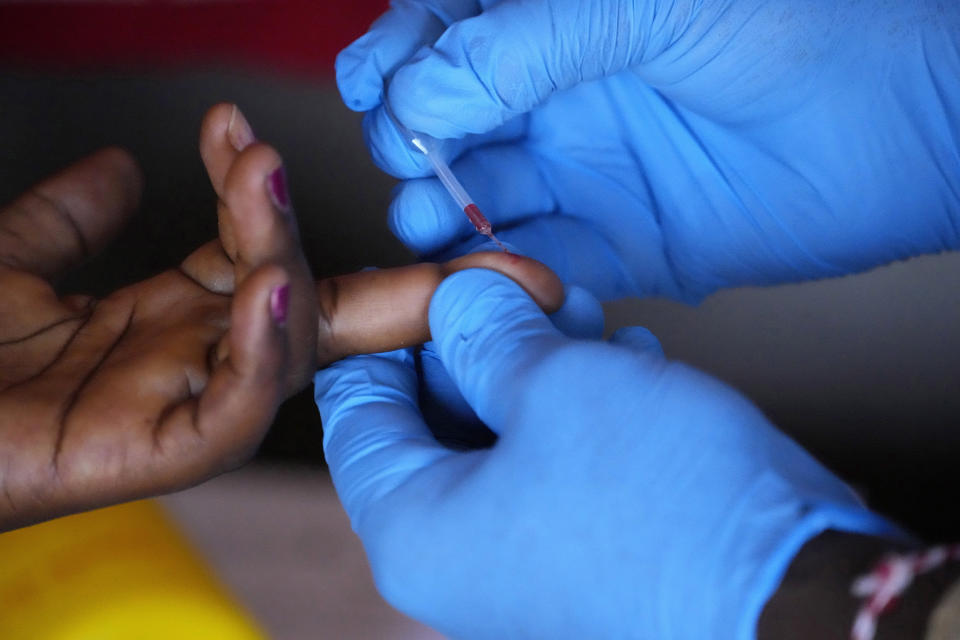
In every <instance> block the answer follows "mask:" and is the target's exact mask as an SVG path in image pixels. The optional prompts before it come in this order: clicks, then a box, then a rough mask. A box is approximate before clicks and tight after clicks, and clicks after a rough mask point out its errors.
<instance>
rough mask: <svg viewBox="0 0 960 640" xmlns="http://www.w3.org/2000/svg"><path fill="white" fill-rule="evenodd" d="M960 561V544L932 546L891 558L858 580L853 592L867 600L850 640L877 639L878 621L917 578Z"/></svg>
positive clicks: (859, 612) (857, 618) (858, 613)
mask: <svg viewBox="0 0 960 640" xmlns="http://www.w3.org/2000/svg"><path fill="white" fill-rule="evenodd" d="M956 560H960V544H952V545H945V546H939V547H932V548H930V549H927V550H925V551H916V552H911V553H903V554H894V555H890V556H887V557H886V558H884V559H883V560H881V561H880V562H879V563H878V564H877V566H876V567H874V569H873V571H871V572H870V573H868V574H867V575H865V576H861V577H860V578H857V580H856V581H855V582H854V583H853V586H852V587H851V592H852V593H853V595H855V596H857V597H858V598H865V599H866V601H865V602H864V603H863V605H862V606H861V607H860V610H859V611H858V612H857V617H856V618H855V619H854V622H853V629H852V630H851V631H850V640H873V637H874V635H876V632H877V619H878V618H879V617H880V616H881V615H883V614H884V613H885V612H886V611H888V610H889V609H890V608H891V607H892V606H893V604H894V603H895V602H896V601H897V599H898V598H899V597H900V596H901V595H902V594H903V592H904V591H906V590H907V588H908V587H909V586H910V584H911V583H912V582H913V579H914V578H915V577H916V576H918V575H921V574H924V573H927V572H929V571H933V570H934V569H936V568H937V567H940V566H943V565H944V564H946V563H947V562H951V561H956Z"/></svg>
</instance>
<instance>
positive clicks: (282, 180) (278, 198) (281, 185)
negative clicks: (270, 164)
mask: <svg viewBox="0 0 960 640" xmlns="http://www.w3.org/2000/svg"><path fill="white" fill-rule="evenodd" d="M267 194H268V195H269V196H270V202H272V203H273V206H275V207H276V208H277V210H278V211H281V212H283V213H289V212H290V193H289V192H288V191H287V172H286V171H285V170H284V168H283V165H280V166H279V167H277V168H276V169H274V170H273V173H271V174H270V175H269V176H267Z"/></svg>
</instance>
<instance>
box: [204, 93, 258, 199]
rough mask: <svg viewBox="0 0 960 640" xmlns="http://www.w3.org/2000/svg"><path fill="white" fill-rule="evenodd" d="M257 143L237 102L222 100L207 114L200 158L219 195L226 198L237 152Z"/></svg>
mask: <svg viewBox="0 0 960 640" xmlns="http://www.w3.org/2000/svg"><path fill="white" fill-rule="evenodd" d="M254 142H256V136H255V135H254V133H253V129H252V128H251V127H250V123H249V122H247V119H246V118H245V117H244V115H243V113H242V112H241V111H240V109H239V108H238V107H237V105H235V104H230V103H227V102H222V103H220V104H217V105H214V106H213V107H211V108H210V109H209V110H208V111H207V113H206V115H204V117H203V123H202V124H201V125H200V157H201V158H202V159H203V166H204V167H206V169H207V175H208V176H209V177H210V184H212V185H213V190H214V191H216V192H217V197H219V198H221V199H223V193H224V191H223V185H224V182H225V181H226V179H227V172H228V171H229V170H230V167H231V166H232V165H233V162H234V160H236V158H237V155H239V153H240V152H241V151H243V150H244V149H246V148H247V147H249V146H250V145H251V144H253V143H254Z"/></svg>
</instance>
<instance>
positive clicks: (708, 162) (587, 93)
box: [337, 0, 960, 299]
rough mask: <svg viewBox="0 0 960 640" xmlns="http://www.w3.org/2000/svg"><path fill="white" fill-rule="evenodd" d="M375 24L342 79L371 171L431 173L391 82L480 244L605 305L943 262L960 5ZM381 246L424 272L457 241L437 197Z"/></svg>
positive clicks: (859, 4) (955, 138)
mask: <svg viewBox="0 0 960 640" xmlns="http://www.w3.org/2000/svg"><path fill="white" fill-rule="evenodd" d="M392 4H393V8H392V9H391V11H390V12H389V13H387V14H385V16H383V17H382V18H381V19H380V20H379V21H378V22H376V23H374V25H373V26H372V27H371V28H370V31H369V32H368V33H367V34H366V35H364V36H363V37H361V38H360V39H359V40H357V41H356V42H355V43H354V44H353V45H351V46H350V47H349V48H348V49H346V50H345V51H343V52H342V53H341V54H340V57H339V58H338V60H337V80H338V83H339V87H340V91H341V93H342V94H343V97H344V99H345V101H346V103H347V105H348V106H350V107H351V108H353V109H356V110H362V111H366V110H372V111H370V113H369V114H368V116H367V117H366V120H365V125H364V128H365V132H366V136H367V140H368V143H369V145H370V147H371V149H372V151H373V154H374V158H375V160H376V161H377V162H378V163H379V164H380V166H382V167H383V168H385V169H386V170H388V171H390V172H391V173H393V174H395V175H397V176H399V177H403V178H412V177H418V176H427V175H430V173H429V169H428V167H427V165H426V164H425V163H424V160H423V158H422V157H420V156H419V155H418V154H416V152H414V151H412V150H411V148H410V147H408V146H406V145H405V143H404V142H403V141H402V140H401V139H400V138H399V136H398V134H397V132H396V130H395V128H394V127H393V126H392V125H391V124H390V123H389V121H388V120H387V118H386V116H385V114H384V111H383V109H382V108H381V107H379V106H378V105H379V104H380V101H381V99H382V97H383V93H384V78H387V79H389V78H391V77H392V80H390V81H389V87H390V89H389V96H390V102H391V104H392V106H393V109H394V111H395V113H396V114H397V116H398V118H399V119H400V120H401V121H402V122H404V123H405V124H406V125H407V126H409V127H410V128H412V129H414V130H420V131H422V132H425V133H428V134H431V135H433V136H435V137H439V138H456V140H451V141H449V142H448V144H447V147H448V153H449V154H450V155H451V156H458V157H459V160H457V161H456V162H455V163H454V170H455V172H456V173H457V174H458V176H460V177H461V179H462V181H463V182H464V183H465V185H466V186H467V188H468V190H469V191H470V192H471V194H472V195H473V196H474V198H475V199H476V201H477V203H478V204H479V205H480V208H481V209H483V210H484V211H485V212H486V213H487V216H488V217H489V218H490V219H491V221H493V223H494V226H495V227H496V228H497V229H498V235H500V236H501V237H502V238H503V239H504V240H507V241H509V242H511V243H513V244H515V245H516V246H518V247H520V249H521V250H523V251H524V252H525V253H527V254H528V255H530V256H532V257H534V258H537V259H538V260H541V261H542V262H544V263H546V264H547V265H549V266H550V267H551V268H553V269H554V270H555V271H556V272H557V273H558V274H559V275H560V276H561V278H562V279H564V280H565V281H568V282H574V283H578V284H581V285H583V286H585V287H587V288H588V289H590V290H591V291H593V292H594V293H596V294H597V295H598V296H600V297H601V298H605V299H606V298H612V297H618V296H623V295H636V294H643V295H646V294H664V295H669V296H672V297H675V298H681V299H696V298H698V297H700V296H702V295H704V294H706V293H709V292H710V291H713V290H714V289H716V288H718V287H725V286H731V285H741V284H762V283H774V282H780V281H789V280H800V279H806V278H816V277H823V276H834V275H839V274H845V273H849V272H854V271H859V270H863V269H867V268H869V267H872V266H874V265H877V264H881V263H885V262H889V261H891V260H895V259H898V258H904V257H907V256H912V255H916V254H920V253H927V252H936V251H941V250H944V249H953V248H957V247H958V246H960V124H958V123H960V82H958V81H957V78H960V3H957V2H945V1H943V0H903V1H902V2H883V3H877V2H869V1H860V0H854V1H851V2H815V1H813V0H801V1H800V2H797V1H795V0H775V1H773V2H771V1H770V0H704V1H702V2H689V1H687V0H673V1H671V0H648V1H645V2H625V1H622V0H621V1H615V0H596V1H592V2H582V1H581V0H551V1H547V0H502V1H500V2H492V1H486V2H484V1H481V2H479V3H478V2H475V1H467V0H432V1H426V0H424V1H416V0H406V1H402V0H397V1H395V2H393V3H392ZM391 225H392V228H393V229H394V231H395V233H397V235H398V236H399V237H400V239H401V240H403V241H404V242H405V243H406V244H407V245H408V246H409V247H411V248H412V249H413V250H415V251H417V252H419V253H421V254H433V253H436V252H443V251H454V252H461V249H460V248H459V243H461V242H462V241H464V240H465V239H468V238H470V237H471V235H472V234H473V231H472V229H471V227H470V225H469V223H468V222H467V221H466V219H465V217H464V216H463V214H462V213H461V212H459V211H458V210H457V209H456V207H455V205H454V204H453V202H452V201H451V199H450V198H449V197H448V196H447V195H446V194H445V193H444V192H443V191H442V189H441V187H440V185H439V183H438V182H437V181H436V180H433V179H428V180H412V181H410V182H407V183H405V184H403V185H402V187H401V188H400V189H399V191H398V193H397V195H396V198H395V200H394V202H393V205H392V208H391Z"/></svg>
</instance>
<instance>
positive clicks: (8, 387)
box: [0, 105, 563, 531]
mask: <svg viewBox="0 0 960 640" xmlns="http://www.w3.org/2000/svg"><path fill="white" fill-rule="evenodd" d="M200 151H201V156H202V157H203V160H204V164H205V166H206V168H207V172H208V174H209V177H210V181H211V183H212V185H213V188H214V190H215V191H216V193H217V196H218V198H219V204H218V208H217V218H218V223H219V230H220V233H219V238H218V239H217V240H213V241H211V242H209V243H207V244H205V245H203V246H201V247H200V248H198V249H197V250H196V251H194V252H193V253H192V254H191V255H190V256H188V257H187V258H186V260H184V261H183V263H182V264H181V265H180V266H179V267H177V268H174V269H170V270H168V271H165V272H163V273H161V274H159V275H157V276H155V277H153V278H150V279H148V280H144V281H142V282H138V283H136V284H132V285H130V286H127V287H124V288H122V289H119V290H117V291H115V292H113V293H111V294H110V295H108V296H106V297H105V298H103V299H100V300H95V299H93V298H90V297H87V296H67V297H63V298H61V297H58V296H57V294H56V292H55V290H54V287H53V283H54V282H55V281H56V279H57V277H58V276H60V275H62V274H64V273H66V272H67V271H68V270H69V269H70V268H71V267H74V266H75V265H77V264H78V263H80V262H82V261H83V260H84V259H85V258H87V257H88V256H90V255H93V254H95V253H97V252H98V251H101V250H102V249H104V248H105V246H106V245H107V244H108V243H109V241H110V240H111V239H112V238H113V237H114V236H115V235H116V233H117V231H118V230H119V229H120V228H121V227H122V225H123V223H124V221H125V220H126V219H127V218H128V216H129V215H130V214H131V212H132V211H133V210H134V209H135V208H136V206H137V204H138V201H139V196H140V188H141V185H142V177H141V175H140V171H139V169H138V168H137V165H136V163H135V161H134V160H133V159H132V158H131V157H130V156H129V154H127V153H126V152H125V151H122V150H120V149H106V150H103V151H100V152H98V153H95V154H93V155H92V156H89V157H87V158H85V159H83V160H81V161H79V162H78V163H76V164H74V165H72V166H71V167H69V168H67V169H66V170H64V171H63V172H61V173H59V174H57V175H55V176H54V177H52V178H49V179H47V180H46V181H44V182H42V183H40V184H39V185H37V186H36V187H34V188H33V189H32V190H30V191H29V192H27V193H26V194H24V195H23V196H21V197H20V198H19V199H18V200H16V201H15V202H14V203H12V204H11V205H9V206H8V207H6V208H4V209H2V210H0V290H2V291H3V292H4V294H5V295H4V296H3V297H2V299H0V531H4V530H8V529H12V528H16V527H20V526H25V525H28V524H32V523H34V522H38V521H41V520H44V519H48V518H52V517H57V516H60V515H64V514H67V513H72V512H76V511H82V510H85V509H90V508H94V507H99V506H104V505H108V504H114V503H117V502H122V501H126V500H132V499H136V498H141V497H146V496H151V495H157V494H160V493H165V492H169V491H174V490H177V489H181V488H184V487H188V486H192V485H194V484H197V483H199V482H202V481H204V480H206V479H208V478H210V477H213V476H215V475H217V474H219V473H222V472H224V471H227V470H230V469H233V468H236V467H237V466H239V465H241V464H242V463H244V462H245V461H246V460H248V459H249V458H250V456H251V455H252V454H253V453H254V451H255V450H256V447H257V446H258V444H259V443H260V441H261V440H262V438H263V436H264V434H265V432H266V430H267V429H268V428H269V425H270V423H271V422H272V420H273V417H274V415H275V413H276V410H277V407H278V406H279V405H280V403H282V402H283V400H285V399H286V398H287V397H289V396H290V395H292V394H293V393H295V392H296V391H298V390H299V389H301V388H303V387H304V386H306V384H308V382H309V380H310V377H311V376H312V374H313V372H314V371H315V370H316V368H317V367H318V366H322V365H324V364H328V363H330V362H333V361H334V360H336V359H339V358H341V357H344V356H346V355H350V354H353V353H365V352H375V351H380V350H385V349H392V348H399V347H403V346H410V345H413V344H416V343H419V342H423V341H424V340H426V339H428V338H429V330H428V329H427V318H426V309H427V305H428V304H429V299H430V296H431V295H432V292H433V290H434V289H435V288H436V286H437V285H438V284H439V283H440V281H441V280H442V279H443V277H445V275H446V274H447V273H449V272H451V271H454V270H459V269H463V268H469V267H474V266H483V267H488V268H494V269H497V270H499V271H501V272H503V273H505V274H507V275H509V276H511V277H513V278H514V279H516V280H517V281H518V282H520V283H521V285H523V286H524V287H525V288H526V289H527V290H528V291H529V292H530V293H531V295H533V296H534V298H535V299H537V300H538V302H540V303H541V305H542V306H544V307H545V308H546V309H548V310H554V309H556V308H557V307H559V305H560V304H561V302H562V299H563V289H562V286H561V285H560V283H559V281H558V280H557V279H556V277H555V276H554V275H553V274H552V273H551V272H550V271H549V270H547V269H546V268H545V267H543V266H542V265H540V264H539V263H536V262H534V261H532V260H527V259H522V258H518V257H516V256H508V255H504V254H474V255H472V256H467V257H466V258H462V259H459V260H457V261H453V262H451V263H447V264H446V265H427V264H424V265H413V266H411V267H404V268H401V269H396V270H383V271H374V272H367V273H364V274H353V275H350V276H342V277H337V278H330V279H326V280H322V281H320V282H314V280H313V278H312V276H311V274H310V271H309V269H308V267H307V264H306V261H305V260H304V257H303V253H302V251H301V249H300V245H299V237H298V232H297V227H296V220H295V218H294V216H293V215H292V213H291V212H290V211H289V207H287V206H283V205H284V204H285V203H284V202H283V198H282V197H281V198H280V199H279V205H280V206H278V202H277V199H271V197H270V194H269V187H268V183H269V182H270V181H269V180H268V177H269V176H270V174H271V173H272V172H273V171H274V170H275V169H277V168H278V167H280V166H281V164H282V163H281V159H280V156H279V155H278V154H277V152H276V151H275V150H274V149H272V148H271V147H269V146H267V145H265V144H261V143H258V142H255V141H254V140H253V137H252V134H251V133H250V132H249V125H247V124H246V121H245V120H244V119H243V116H242V114H240V113H239V111H237V110H236V109H235V107H233V105H217V106H216V107H214V108H213V109H211V110H210V112H209V113H208V114H207V116H206V118H205V119H204V123H203V127H202V130H201V137H200ZM285 286H286V287H288V291H289V302H288V304H287V305H285V306H286V313H285V317H283V318H278V314H277V312H276V308H277V306H278V300H279V298H278V297H277V291H278V290H279V289H281V288H283V287H285ZM272 297H273V300H271V299H272ZM281 306H283V305H281ZM280 315H281V316H283V315H284V314H283V313H281V314H280Z"/></svg>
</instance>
